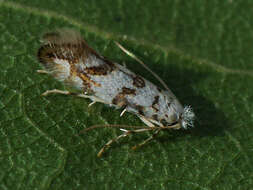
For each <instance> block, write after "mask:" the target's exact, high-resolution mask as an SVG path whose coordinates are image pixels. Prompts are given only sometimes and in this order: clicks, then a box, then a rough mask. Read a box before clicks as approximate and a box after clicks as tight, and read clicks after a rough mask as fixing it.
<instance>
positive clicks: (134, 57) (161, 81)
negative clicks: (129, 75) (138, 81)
mask: <svg viewBox="0 0 253 190" xmlns="http://www.w3.org/2000/svg"><path fill="white" fill-rule="evenodd" d="M114 43H115V44H116V45H117V46H118V47H119V48H120V49H121V50H122V51H124V52H125V53H126V54H127V55H129V56H130V57H132V58H133V59H135V60H136V61H137V62H138V63H140V64H141V65H142V66H143V67H144V68H145V69H146V70H148V71H149V72H150V73H151V74H152V75H153V76H154V77H155V78H156V79H157V80H158V81H159V82H160V83H161V84H162V85H163V87H164V88H165V89H166V90H168V91H169V92H171V90H170V89H169V87H168V86H167V85H166V84H165V82H164V81H163V80H162V79H161V78H160V77H159V76H158V75H157V74H156V73H154V72H153V71H152V70H151V69H150V68H148V67H147V66H146V65H145V64H144V63H143V61H141V60H140V59H139V58H138V57H136V56H135V55H134V54H133V53H131V52H130V51H128V50H127V49H125V48H124V47H123V46H122V45H120V44H119V43H118V42H116V41H114ZM171 93H172V92H171ZM172 94H173V93H172Z"/></svg>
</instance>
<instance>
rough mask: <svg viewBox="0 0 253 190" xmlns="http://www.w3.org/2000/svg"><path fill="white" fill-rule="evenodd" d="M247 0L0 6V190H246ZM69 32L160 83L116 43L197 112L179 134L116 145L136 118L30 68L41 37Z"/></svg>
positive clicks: (250, 146)
mask: <svg viewBox="0 0 253 190" xmlns="http://www.w3.org/2000/svg"><path fill="white" fill-rule="evenodd" d="M252 6H253V1H247V0H237V1H233V0H226V1H219V0H213V1H203V0H195V1H179V0H167V1H147V0H139V1H137V0H136V1H120V0H117V1H115V0H107V1H79V0H71V1H67V0H62V1H56V0H54V1H51V0H43V1H41V0H34V1H29V0H19V1H17V0H16V1H14V0H13V1H3V0H1V1H0V34H1V35H0V55H1V56H0V139H1V141H0V189H50V190H53V189H61V190H63V189H68V190H69V189H205V190H209V189H210V190H211V189H226V190H227V189H250V188H252V185H253V159H252V157H253V131H252V126H253V114H252V111H253V103H252V102H253V101H252V100H253V96H252V94H253V88H252V83H253V64H252V63H253V56H252V55H253V35H252V31H253V22H252V18H253V12H252V10H251V7H252ZM61 27H65V28H66V27H69V28H74V29H76V30H79V31H81V34H82V36H83V37H84V38H85V39H86V41H87V42H88V44H90V46H91V47H93V48H94V49H96V50H97V51H98V52H100V53H101V54H102V55H105V56H107V57H109V58H110V59H111V60H114V61H117V62H119V63H123V62H125V63H126V64H127V67H129V68H130V69H131V70H133V71H134V72H136V73H138V74H141V75H142V76H144V77H145V78H147V79H149V80H151V81H152V82H154V83H156V84H157V85H160V84H159V83H158V82H157V81H156V80H155V79H154V78H153V77H152V76H151V75H150V73H148V72H146V71H143V69H142V67H141V66H140V65H139V64H138V63H136V62H135V61H134V60H133V59H131V58H130V57H128V56H127V55H125V54H124V53H123V52H122V51H120V50H119V49H118V48H117V47H116V46H115V45H114V43H113V41H114V40H116V41H119V42H120V43H122V44H123V45H124V46H125V47H126V48H127V49H129V50H130V51H132V52H134V53H135V54H136V55H137V56H138V57H139V58H140V59H142V60H143V61H144V62H145V63H146V64H147V65H148V66H149V67H150V68H151V69H152V70H153V71H154V72H156V73H157V74H158V75H159V76H161V78H162V79H164V81H165V82H166V83H167V84H168V86H169V87H170V88H171V89H172V91H173V92H174V93H175V94H176V95H177V97H178V98H179V100H180V101H181V102H182V103H183V104H187V105H188V104H190V105H192V107H193V108H194V111H195V113H196V115H197V121H196V126H195V128H193V129H190V130H179V131H169V132H167V131H164V132H163V133H161V134H160V135H159V136H158V137H157V138H156V140H154V141H152V142H150V143H149V144H147V145H146V146H144V147H142V148H140V149H139V150H137V151H132V150H131V147H132V146H134V145H135V144H137V143H139V142H141V141H143V140H144V139H145V138H147V137H148V136H149V134H148V133H147V134H140V135H139V134H138V135H133V136H131V137H129V138H126V139H124V140H121V141H120V142H118V143H115V144H113V146H112V147H111V148H110V149H109V150H108V151H107V152H106V154H105V155H104V156H103V157H102V158H97V157H96V154H97V152H98V151H99V149H100V148H101V147H102V146H103V145H104V144H105V143H106V142H107V141H108V140H110V139H111V138H113V137H116V136H117V135H118V134H120V131H119V130H117V129H97V130H94V131H91V132H87V133H84V134H83V133H81V131H82V130H83V129H84V128H87V127H89V126H92V125H95V124H127V125H142V123H141V121H139V120H138V119H137V118H136V116H134V115H132V114H125V115H124V116H123V117H119V114H120V110H115V109H112V108H109V107H107V106H105V105H102V104H96V105H94V106H92V107H91V108H87V105H88V104H89V100H85V99H80V98H76V97H72V96H63V95H51V96H48V97H42V96H40V95H41V94H42V93H43V92H44V91H46V90H49V89H54V88H58V89H64V88H65V87H64V86H63V85H62V84H61V83H59V82H57V81H55V80H54V79H53V78H51V77H49V76H47V75H41V74H38V73H37V72H36V70H37V69H41V65H40V64H39V62H38V61H37V59H36V52H37V49H38V47H39V39H40V36H41V35H42V33H43V32H45V31H50V30H53V29H56V28H61Z"/></svg>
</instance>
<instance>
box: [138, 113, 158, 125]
mask: <svg viewBox="0 0 253 190" xmlns="http://www.w3.org/2000/svg"><path fill="white" fill-rule="evenodd" d="M138 117H139V118H140V119H141V120H142V121H143V123H145V124H146V125H147V126H149V127H155V125H154V124H153V123H151V122H150V121H149V120H147V119H146V118H145V117H143V116H141V115H139V116H138Z"/></svg>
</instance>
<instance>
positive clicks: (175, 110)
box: [168, 98, 195, 129]
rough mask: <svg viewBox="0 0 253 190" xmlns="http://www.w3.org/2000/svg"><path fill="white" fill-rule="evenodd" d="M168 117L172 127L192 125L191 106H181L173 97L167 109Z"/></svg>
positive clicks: (193, 115)
mask: <svg viewBox="0 0 253 190" xmlns="http://www.w3.org/2000/svg"><path fill="white" fill-rule="evenodd" d="M169 110H170V111H169V113H170V117H169V120H170V121H169V122H168V123H169V124H170V126H172V128H174V129H180V128H183V129H187V128H189V127H193V122H194V118H195V114H194V112H193V110H192V108H191V106H185V107H183V106H182V105H181V103H180V102H179V101H178V100H177V99H176V98H174V99H173V101H172V102H171V104H170V109H169Z"/></svg>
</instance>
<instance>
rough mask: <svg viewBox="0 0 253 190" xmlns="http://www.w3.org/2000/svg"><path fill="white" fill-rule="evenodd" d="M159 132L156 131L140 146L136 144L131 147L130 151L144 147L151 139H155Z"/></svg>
mask: <svg viewBox="0 0 253 190" xmlns="http://www.w3.org/2000/svg"><path fill="white" fill-rule="evenodd" d="M160 131H161V129H158V130H156V131H155V132H154V133H153V134H152V135H151V136H150V137H149V138H147V139H146V140H144V141H143V142H141V143H140V144H137V145H135V146H133V147H132V150H136V149H137V148H139V147H141V146H143V145H145V144H146V143H147V142H149V141H151V140H152V139H154V138H155V137H156V135H158V133H159V132H160Z"/></svg>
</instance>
